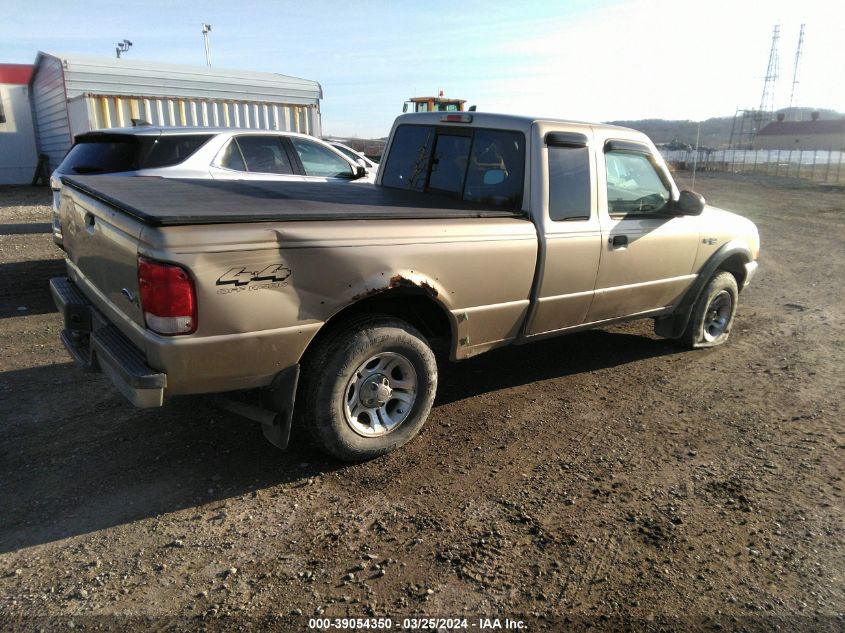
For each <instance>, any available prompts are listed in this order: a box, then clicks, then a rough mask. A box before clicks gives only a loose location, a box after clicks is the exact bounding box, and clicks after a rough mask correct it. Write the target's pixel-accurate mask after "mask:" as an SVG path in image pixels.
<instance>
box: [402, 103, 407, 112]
mask: <svg viewBox="0 0 845 633" xmlns="http://www.w3.org/2000/svg"><path fill="white" fill-rule="evenodd" d="M407 111H408V104H407V103H403V104H402V112H407Z"/></svg>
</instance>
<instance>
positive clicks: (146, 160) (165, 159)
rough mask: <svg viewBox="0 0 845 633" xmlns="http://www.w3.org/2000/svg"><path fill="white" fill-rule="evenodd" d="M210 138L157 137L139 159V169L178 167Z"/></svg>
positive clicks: (207, 135) (194, 135) (198, 135)
mask: <svg viewBox="0 0 845 633" xmlns="http://www.w3.org/2000/svg"><path fill="white" fill-rule="evenodd" d="M211 136H212V135H211V134H190V135H187V134H186V135H178V136H176V135H164V136H159V137H158V138H157V139H156V140H155V141H153V143H152V147H150V148H149V150H148V151H147V152H146V154H145V155H143V157H142V158H141V167H140V169H151V168H153V167H169V166H171V165H178V164H179V163H181V162H184V161H185V160H187V159H188V157H189V156H191V154H193V153H194V152H196V151H197V150H198V149H199V148H200V147H202V146H203V145H205V144H206V142H208V139H210V138H211Z"/></svg>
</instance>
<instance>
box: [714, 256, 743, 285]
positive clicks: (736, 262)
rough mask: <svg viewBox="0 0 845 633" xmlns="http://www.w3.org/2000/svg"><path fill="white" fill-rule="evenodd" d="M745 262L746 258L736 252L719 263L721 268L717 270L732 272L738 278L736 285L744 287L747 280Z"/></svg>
mask: <svg viewBox="0 0 845 633" xmlns="http://www.w3.org/2000/svg"><path fill="white" fill-rule="evenodd" d="M745 263H746V259H745V257H743V256H742V255H741V254H739V253H735V254H734V255H731V256H730V257H728V258H726V259H725V261H723V262H722V263H721V264H719V268H717V269H716V270H717V271H719V270H725V271H727V272H729V273H731V274H732V275H733V276H734V277H735V278H736V285H737V287H738V288H742V284H743V283H744V282H745V275H746V271H745Z"/></svg>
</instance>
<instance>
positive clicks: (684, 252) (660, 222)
mask: <svg viewBox="0 0 845 633" xmlns="http://www.w3.org/2000/svg"><path fill="white" fill-rule="evenodd" d="M601 162H602V161H601V160H600V161H599V163H600V165H601ZM603 162H604V167H605V169H604V170H602V169H600V170H599V171H600V174H599V175H600V181H604V182H603V183H601V182H600V188H599V193H600V195H601V198H602V199H601V202H600V207H601V208H600V214H599V217H600V221H601V230H602V236H603V240H602V247H601V261H600V263H599V269H598V277H597V278H596V292H595V297H594V298H593V303H592V305H591V307H590V311H589V313H588V315H587V321H588V322H596V321H603V320H606V319H613V318H616V317H624V316H630V315H635V314H639V313H643V312H649V311H652V310H656V309H659V308H663V307H667V306H671V305H673V304H674V303H675V302H676V301H677V300H678V299H679V297H680V296H681V295H682V294H683V292H684V291H685V290H686V289H687V288H688V287H689V285H690V284H691V283H692V281H693V279H694V278H695V275H694V274H693V270H692V268H693V263H694V261H695V257H696V251H697V248H698V239H699V220H698V218H697V217H695V216H682V215H677V214H676V213H675V212H674V211H673V210H672V207H671V205H670V202H671V199H672V196H673V186H672V183H671V181H670V180H669V178H668V177H667V176H666V174H665V172H664V171H663V170H662V169H661V168H660V167H659V165H658V162H657V161H656V160H655V158H654V156H653V155H652V153H651V149H650V148H649V147H648V146H646V145H644V144H640V143H635V142H631V141H614V140H610V141H607V142H606V143H605V145H604V161H603ZM602 184H603V186H602Z"/></svg>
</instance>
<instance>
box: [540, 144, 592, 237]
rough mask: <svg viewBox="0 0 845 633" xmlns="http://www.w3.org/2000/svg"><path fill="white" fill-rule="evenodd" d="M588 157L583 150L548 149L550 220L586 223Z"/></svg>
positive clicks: (587, 208) (588, 198)
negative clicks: (582, 221) (584, 221)
mask: <svg viewBox="0 0 845 633" xmlns="http://www.w3.org/2000/svg"><path fill="white" fill-rule="evenodd" d="M591 203H592V199H591V196H590V156H589V150H588V149H587V148H586V147H566V146H559V147H558V146H550V147H549V217H550V218H551V219H552V220H555V221H557V222H560V221H566V220H589V219H590V208H591Z"/></svg>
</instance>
